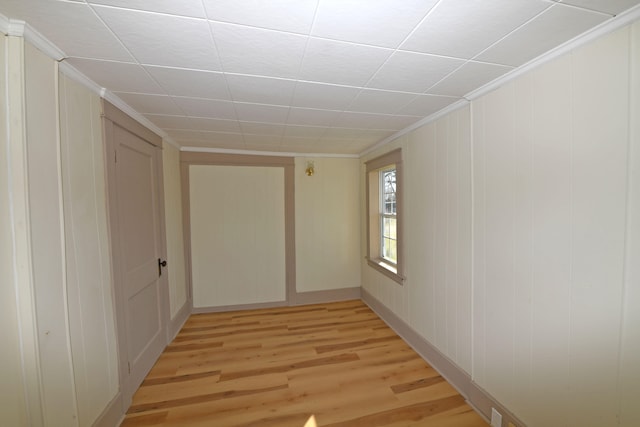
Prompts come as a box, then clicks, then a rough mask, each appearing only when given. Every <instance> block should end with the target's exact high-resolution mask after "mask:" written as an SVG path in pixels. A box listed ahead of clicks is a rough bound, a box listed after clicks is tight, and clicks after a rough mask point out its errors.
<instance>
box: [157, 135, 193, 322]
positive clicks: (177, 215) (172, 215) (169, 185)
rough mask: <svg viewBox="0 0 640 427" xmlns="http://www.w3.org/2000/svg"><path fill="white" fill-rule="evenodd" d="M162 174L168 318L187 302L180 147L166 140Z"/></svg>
mask: <svg viewBox="0 0 640 427" xmlns="http://www.w3.org/2000/svg"><path fill="white" fill-rule="evenodd" d="M162 171H163V174H164V212H165V223H166V229H167V230H166V235H167V261H168V265H167V269H166V271H167V274H168V275H169V306H170V310H171V319H173V318H174V317H175V316H176V315H177V314H178V312H179V311H180V310H181V309H182V308H183V307H184V305H185V304H186V303H187V299H188V298H187V281H186V270H185V258H184V236H183V228H182V188H181V183H180V151H179V150H178V149H177V148H176V147H174V146H173V145H171V144H167V143H166V142H165V143H163V145H162Z"/></svg>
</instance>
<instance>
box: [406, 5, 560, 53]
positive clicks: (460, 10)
mask: <svg viewBox="0 0 640 427" xmlns="http://www.w3.org/2000/svg"><path fill="white" fill-rule="evenodd" d="M548 7H549V2H545V1H542V0H471V1H470V0H444V1H442V2H440V3H439V4H438V6H436V7H435V8H434V9H433V11H432V12H431V13H430V14H429V16H428V17H427V18H426V19H425V20H424V21H423V22H422V23H421V24H420V26H419V27H418V28H417V29H416V31H415V32H414V33H413V34H411V37H409V38H408V39H407V41H406V42H404V43H403V44H402V46H401V49H405V50H411V51H416V52H424V53H431V54H436V55H446V56H454V57H458V58H466V59H469V58H472V57H474V56H475V55H477V54H478V53H480V52H482V51H483V50H484V49H486V48H487V47H489V46H491V45H492V44H493V43H495V42H496V41H498V40H500V39H501V38H502V37H504V36H505V35H507V34H508V33H509V32H511V31H513V30H515V29H516V28H518V27H519V26H520V25H522V24H524V23H525V22H526V21H528V20H529V19H531V18H533V17H534V16H536V15H537V14H539V13H540V12H542V11H543V10H544V9H546V8H548Z"/></svg>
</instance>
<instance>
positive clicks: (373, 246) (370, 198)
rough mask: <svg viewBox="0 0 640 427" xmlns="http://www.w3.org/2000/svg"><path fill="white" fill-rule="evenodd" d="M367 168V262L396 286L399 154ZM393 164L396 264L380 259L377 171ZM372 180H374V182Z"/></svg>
mask: <svg viewBox="0 0 640 427" xmlns="http://www.w3.org/2000/svg"><path fill="white" fill-rule="evenodd" d="M365 165H366V179H365V181H366V199H367V200H366V207H367V212H366V215H367V256H366V259H367V263H368V264H369V266H371V267H372V268H373V269H375V270H377V271H379V272H380V273H382V274H384V275H385V276H387V277H389V278H390V279H392V280H393V281H395V282H396V283H399V284H402V282H403V281H404V274H403V272H404V270H403V267H404V257H405V254H404V250H403V233H402V230H403V221H402V216H403V210H402V193H403V185H402V151H401V149H399V148H398V149H396V150H393V151H390V152H388V153H386V154H383V155H382V156H379V157H376V158H375V159H372V160H369V161H367V162H365ZM394 165H395V169H396V212H397V214H396V220H397V223H396V241H397V243H396V246H397V248H396V250H397V264H393V263H392V262H390V261H388V260H386V259H383V258H382V256H381V246H380V239H381V234H382V233H381V229H380V226H379V223H380V221H379V218H380V206H379V203H380V193H381V190H380V184H379V172H380V171H381V170H384V169H388V168H389V167H391V166H394ZM374 179H375V180H374Z"/></svg>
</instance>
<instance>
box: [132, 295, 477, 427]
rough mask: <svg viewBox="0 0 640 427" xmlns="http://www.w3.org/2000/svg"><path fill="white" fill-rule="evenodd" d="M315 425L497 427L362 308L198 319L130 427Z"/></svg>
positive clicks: (141, 394)
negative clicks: (491, 425) (486, 420)
mask: <svg viewBox="0 0 640 427" xmlns="http://www.w3.org/2000/svg"><path fill="white" fill-rule="evenodd" d="M312 416H313V419H312V418H311V417H312ZM314 421H315V423H317V424H315V423H314ZM315 425H317V426H331V427H339V426H340V427H342V426H356V427H357V426H366V427H369V426H393V427H401V426H434V427H435V426H437V427H453V426H456V427H476V426H483V427H484V426H487V425H488V424H487V423H486V422H485V421H484V420H483V419H482V418H481V417H480V416H479V415H478V414H477V413H476V412H474V411H473V409H472V408H471V407H469V406H468V405H467V404H466V403H465V401H464V399H463V397H462V396H460V395H459V394H458V393H457V392H456V390H455V389H453V387H451V386H450V385H449V384H448V383H447V382H446V381H445V380H444V379H443V378H442V377H441V376H440V375H438V373H437V372H436V371H435V370H434V369H433V368H431V367H430V366H429V365H428V364H427V363H425V362H424V360H423V359H421V358H420V356H418V354H417V353H415V352H414V351H413V350H412V349H411V348H410V347H409V346H408V345H407V344H406V343H405V342H404V341H403V340H402V339H401V338H400V337H398V335H396V334H395V332H394V331H393V330H391V329H390V328H389V327H388V326H387V325H386V324H385V323H384V322H383V321H382V320H381V319H380V318H379V317H377V315H376V314H375V313H373V312H372V311H371V310H370V309H369V307H367V306H366V305H365V304H364V303H363V302H362V301H359V300H354V301H346V302H339V303H330V304H319V305H309V306H302V307H286V308H273V309H260V310H250V311H239V312H228V313H212V314H196V315H192V316H191V317H190V318H189V319H188V320H187V322H186V324H185V326H184V327H183V329H182V330H181V331H180V333H179V334H178V336H177V337H176V339H175V340H174V341H173V342H172V343H171V344H170V345H169V346H168V347H167V348H166V350H165V351H164V353H163V354H162V356H160V358H159V359H158V361H157V362H156V364H155V366H154V367H153V369H152V370H151V372H150V373H149V375H148V376H147V378H146V379H145V381H144V382H143V383H142V385H141V386H140V389H139V390H138V391H137V392H136V394H135V395H134V397H133V403H132V405H131V407H130V408H129V411H128V412H127V415H126V418H125V420H124V422H123V423H122V426H123V427H128V426H225V427H226V426H266V427H270V426H274V427H275V426H278V427H288V426H291V427H303V426H306V427H311V426H315Z"/></svg>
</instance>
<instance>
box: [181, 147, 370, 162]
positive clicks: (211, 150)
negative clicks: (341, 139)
mask: <svg viewBox="0 0 640 427" xmlns="http://www.w3.org/2000/svg"><path fill="white" fill-rule="evenodd" d="M180 151H186V152H190V153H216V154H244V155H247V156H248V155H251V156H280V157H315V158H323V157H324V158H334V159H358V158H360V156H359V155H358V154H337V153H335V154H329V153H293V152H280V151H252V150H231V149H228V148H207V147H182V148H180Z"/></svg>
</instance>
